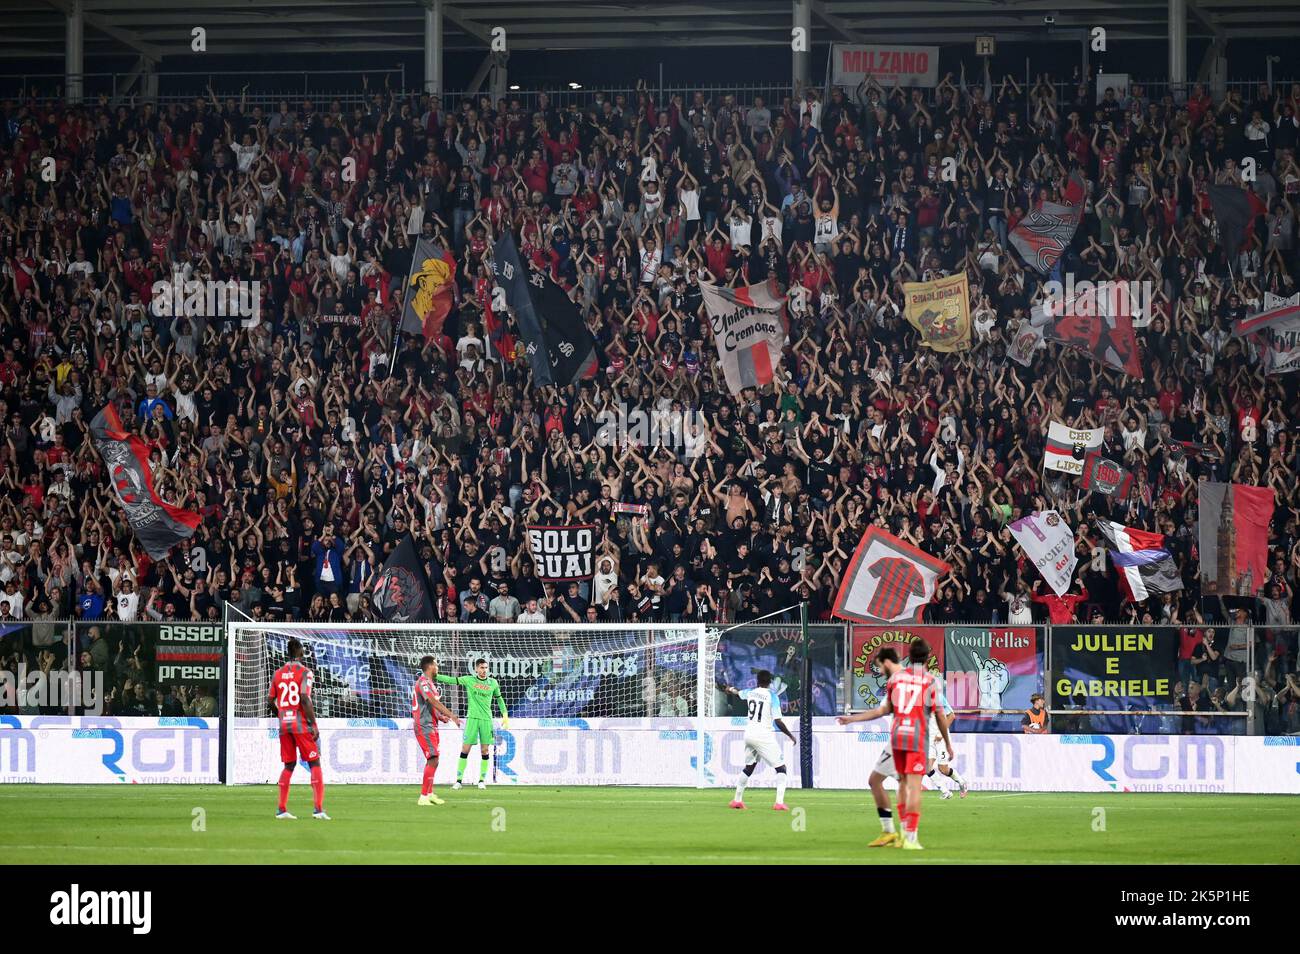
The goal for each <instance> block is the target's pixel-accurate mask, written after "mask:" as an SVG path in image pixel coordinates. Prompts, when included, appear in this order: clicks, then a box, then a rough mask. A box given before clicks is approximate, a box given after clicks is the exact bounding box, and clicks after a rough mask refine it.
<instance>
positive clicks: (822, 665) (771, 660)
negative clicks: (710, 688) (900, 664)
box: [714, 623, 843, 724]
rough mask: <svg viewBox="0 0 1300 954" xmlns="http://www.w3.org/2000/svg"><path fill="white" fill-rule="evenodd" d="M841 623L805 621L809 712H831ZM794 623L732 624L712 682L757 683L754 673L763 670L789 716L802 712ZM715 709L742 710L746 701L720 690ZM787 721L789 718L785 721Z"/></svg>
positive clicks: (796, 626)
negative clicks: (809, 664) (809, 623)
mask: <svg viewBox="0 0 1300 954" xmlns="http://www.w3.org/2000/svg"><path fill="white" fill-rule="evenodd" d="M842 632H843V627H842V626H816V625H814V626H809V627H808V639H809V646H808V655H809V657H810V661H811V662H812V682H813V685H812V705H813V715H819V716H823V715H824V716H829V715H835V714H836V713H837V712H838V711H839V710H838V709H837V708H836V706H835V688H836V686H837V685H838V684H839V677H840V662H841V660H842V659H843V656H842V650H841V645H842V644H841V643H840V639H841V633H842ZM801 639H802V636H801V633H800V627H799V624H798V623H753V624H747V625H744V626H733V627H731V628H730V629H728V630H727V631H726V632H725V633H724V634H723V636H722V639H721V640H719V642H718V658H717V664H716V665H717V670H716V673H715V679H714V681H715V683H721V684H725V685H730V686H735V687H736V688H738V689H748V688H750V687H752V686H754V685H755V682H754V673H755V672H756V671H758V670H759V669H766V670H767V671H768V672H770V673H771V674H772V677H773V681H772V691H773V692H775V693H776V694H777V696H778V697H779V698H780V700H781V711H782V712H784V713H785V714H786V715H787V716H791V717H795V716H798V715H800V714H801V713H800V708H801V707H800V704H799V700H800V698H801V697H802V693H803V665H802V664H803V657H802V649H803V647H802V643H801ZM714 706H715V708H714V711H715V712H717V713H718V714H720V715H721V714H723V712H724V711H727V712H729V713H730V714H732V715H743V714H744V711H745V709H744V703H743V702H740V701H739V700H738V699H736V697H735V696H725V695H724V694H723V693H721V692H719V693H718V696H716V697H715V701H714ZM787 724H788V723H787Z"/></svg>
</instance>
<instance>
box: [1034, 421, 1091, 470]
mask: <svg viewBox="0 0 1300 954" xmlns="http://www.w3.org/2000/svg"><path fill="white" fill-rule="evenodd" d="M1104 434H1105V430H1104V429H1103V428H1100V427H1091V428H1083V429H1078V428H1072V427H1066V426H1065V425H1064V424H1059V423H1057V422H1056V421H1052V422H1051V423H1050V424H1049V425H1048V427H1047V449H1046V450H1045V451H1044V452H1043V469H1044V470H1059V471H1062V472H1063V473H1066V474H1080V475H1082V474H1083V462H1084V460H1085V459H1086V458H1087V456H1088V451H1094V450H1096V449H1097V448H1098V447H1100V446H1101V441H1102V436H1103V435H1104Z"/></svg>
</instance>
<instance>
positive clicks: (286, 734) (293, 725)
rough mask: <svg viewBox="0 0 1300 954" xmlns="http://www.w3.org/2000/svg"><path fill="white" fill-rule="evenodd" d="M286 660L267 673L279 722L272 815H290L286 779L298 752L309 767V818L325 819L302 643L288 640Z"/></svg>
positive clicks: (317, 740) (317, 732) (322, 782)
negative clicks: (279, 766) (277, 778)
mask: <svg viewBox="0 0 1300 954" xmlns="http://www.w3.org/2000/svg"><path fill="white" fill-rule="evenodd" d="M288 653H289V661H288V662H287V663H285V664H284V665H283V666H281V667H280V668H279V669H277V670H276V671H275V674H274V675H272V676H271V693H270V695H271V704H272V705H274V706H275V709H276V716H277V718H278V719H279V722H280V761H281V762H283V763H284V769H283V770H282V771H281V772H280V810H279V811H278V812H277V813H276V816H275V817H276V818H288V819H292V818H294V817H295V816H293V815H290V814H289V780H290V779H292V778H293V767H294V766H295V765H296V764H297V762H298V756H299V755H301V756H302V759H303V761H304V762H306V763H307V767H308V768H309V769H311V792H312V801H313V802H314V803H315V810H314V811H313V812H312V816H311V817H312V818H318V819H320V820H322V821H329V818H330V817H329V816H328V815H326V814H325V779H324V778H323V777H322V776H321V771H320V729H318V728H317V727H316V710H315V708H314V707H313V706H312V704H311V685H312V674H311V670H310V669H308V668H307V666H306V664H305V663H304V662H303V661H302V657H303V647H302V643H300V642H298V640H296V639H291V640H289V647H288Z"/></svg>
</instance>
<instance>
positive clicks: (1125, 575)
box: [1097, 520, 1183, 603]
mask: <svg viewBox="0 0 1300 954" xmlns="http://www.w3.org/2000/svg"><path fill="white" fill-rule="evenodd" d="M1097 529H1098V530H1100V531H1101V532H1102V535H1103V536H1105V538H1106V539H1107V540H1109V541H1110V543H1111V546H1112V547H1114V549H1112V550H1111V551H1110V560H1111V562H1112V563H1113V564H1115V570H1116V572H1117V573H1119V582H1120V587H1121V589H1123V590H1124V593H1125V595H1126V596H1127V597H1128V598H1129V599H1130V600H1131V601H1133V602H1134V603H1140V602H1142V601H1143V600H1145V599H1146V598H1147V597H1149V596H1152V595H1153V594H1156V593H1172V592H1173V591H1175V590H1181V589H1182V588H1183V578H1182V576H1181V575H1179V573H1178V565H1177V564H1176V563H1175V562H1174V558H1173V555H1172V554H1171V553H1170V552H1169V551H1168V550H1166V549H1165V537H1164V534H1162V533H1152V532H1151V531H1149V530H1138V529H1137V528H1136V527H1126V526H1124V524H1122V523H1115V522H1114V521H1113V520H1098V521H1097Z"/></svg>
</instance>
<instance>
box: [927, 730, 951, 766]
mask: <svg viewBox="0 0 1300 954" xmlns="http://www.w3.org/2000/svg"><path fill="white" fill-rule="evenodd" d="M930 758H931V759H933V760H934V762H935V764H937V765H948V764H949V761H948V746H946V745H944V744H943V736H941V735H936V736H934V737H933V738H932V739H930Z"/></svg>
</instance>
